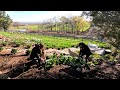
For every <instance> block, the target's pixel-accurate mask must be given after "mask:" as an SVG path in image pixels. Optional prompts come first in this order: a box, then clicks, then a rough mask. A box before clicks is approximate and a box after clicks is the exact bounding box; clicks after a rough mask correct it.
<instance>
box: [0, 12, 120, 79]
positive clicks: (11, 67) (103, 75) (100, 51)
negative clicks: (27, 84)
mask: <svg viewBox="0 0 120 90" xmlns="http://www.w3.org/2000/svg"><path fill="white" fill-rule="evenodd" d="M119 18H120V12H119V11H75V12H74V11H64V12H63V11H29V12H28V11H0V79H120V22H119ZM42 44H43V45H42ZM44 46H45V47H44Z"/></svg>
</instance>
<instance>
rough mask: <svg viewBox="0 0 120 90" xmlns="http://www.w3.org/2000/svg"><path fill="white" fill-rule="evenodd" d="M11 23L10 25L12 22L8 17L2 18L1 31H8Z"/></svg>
mask: <svg viewBox="0 0 120 90" xmlns="http://www.w3.org/2000/svg"><path fill="white" fill-rule="evenodd" d="M11 23H12V20H11V19H10V17H9V15H7V16H6V17H4V20H3V29H4V31H7V30H8V28H9V26H10V25H11Z"/></svg>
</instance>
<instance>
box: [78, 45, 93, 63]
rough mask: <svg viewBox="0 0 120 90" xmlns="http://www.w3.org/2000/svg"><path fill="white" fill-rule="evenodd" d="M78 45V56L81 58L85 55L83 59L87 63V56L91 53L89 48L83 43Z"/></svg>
mask: <svg viewBox="0 0 120 90" xmlns="http://www.w3.org/2000/svg"><path fill="white" fill-rule="evenodd" d="M78 46H79V47H80V52H79V56H80V57H81V58H82V59H83V56H84V55H86V57H85V60H86V63H87V60H88V58H89V56H90V55H91V54H92V53H91V50H90V48H89V47H88V46H87V45H86V44H85V43H79V45H78Z"/></svg>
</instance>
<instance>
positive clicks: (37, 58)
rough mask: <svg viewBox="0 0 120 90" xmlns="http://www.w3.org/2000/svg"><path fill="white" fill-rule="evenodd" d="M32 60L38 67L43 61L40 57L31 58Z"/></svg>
mask: <svg viewBox="0 0 120 90" xmlns="http://www.w3.org/2000/svg"><path fill="white" fill-rule="evenodd" d="M35 58H36V59H35ZM30 59H31V60H32V62H33V63H34V64H36V63H37V66H40V63H41V59H40V57H39V55H34V56H30ZM37 60H38V62H37Z"/></svg>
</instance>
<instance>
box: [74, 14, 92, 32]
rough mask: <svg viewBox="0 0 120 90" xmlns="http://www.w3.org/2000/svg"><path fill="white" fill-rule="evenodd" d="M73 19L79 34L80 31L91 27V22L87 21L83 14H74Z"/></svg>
mask: <svg viewBox="0 0 120 90" xmlns="http://www.w3.org/2000/svg"><path fill="white" fill-rule="evenodd" d="M72 19H73V22H74V23H75V29H76V31H77V34H79V32H83V31H84V30H86V29H88V28H89V27H90V23H88V22H87V21H85V20H84V19H83V17H81V16H74V17H72Z"/></svg>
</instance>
